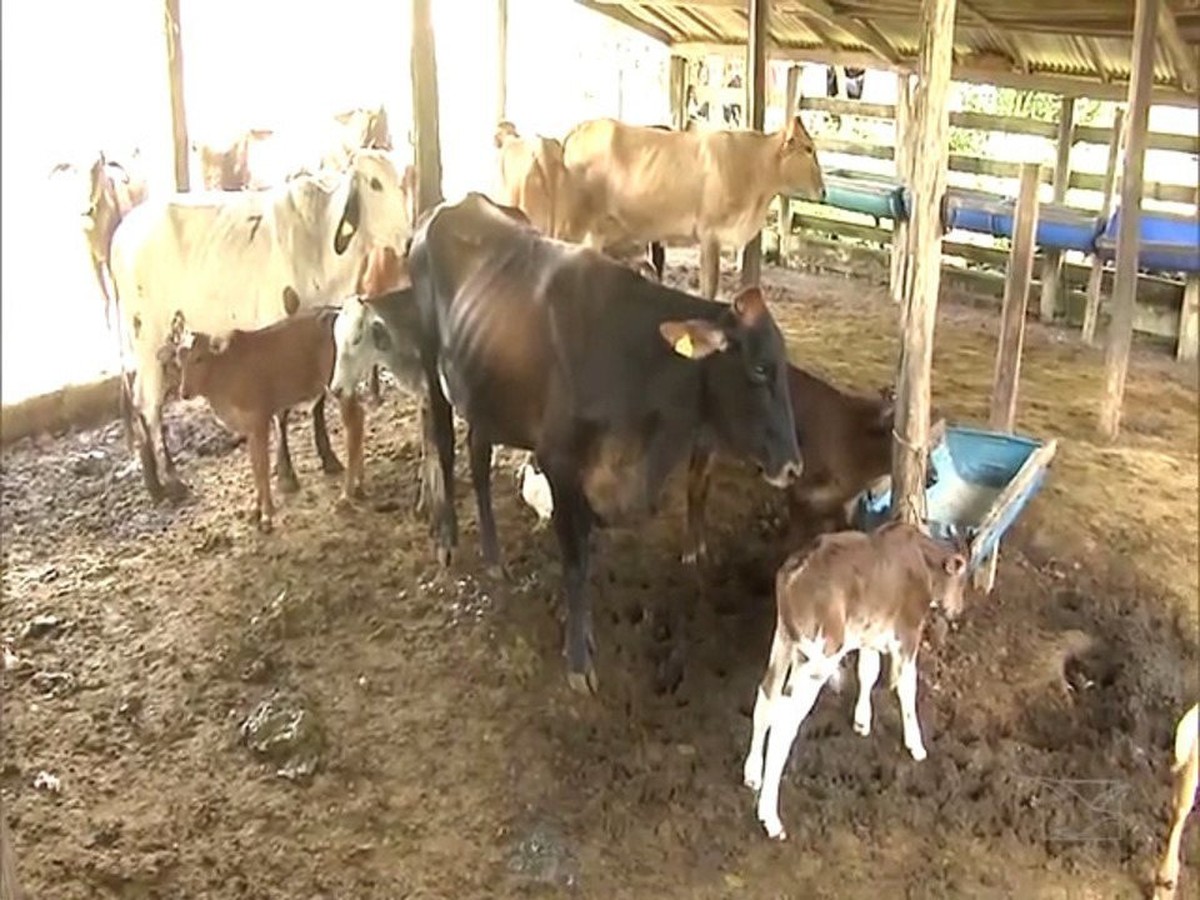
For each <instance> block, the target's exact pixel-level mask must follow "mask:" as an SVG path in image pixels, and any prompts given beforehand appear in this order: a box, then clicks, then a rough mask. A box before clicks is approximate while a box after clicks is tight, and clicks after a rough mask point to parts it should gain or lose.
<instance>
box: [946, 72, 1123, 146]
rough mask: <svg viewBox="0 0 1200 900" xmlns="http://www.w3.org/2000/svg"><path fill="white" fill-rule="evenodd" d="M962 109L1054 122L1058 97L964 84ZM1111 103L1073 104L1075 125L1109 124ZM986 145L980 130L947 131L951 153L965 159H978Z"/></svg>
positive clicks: (1057, 111) (1057, 110)
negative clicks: (960, 155) (963, 155)
mask: <svg viewBox="0 0 1200 900" xmlns="http://www.w3.org/2000/svg"><path fill="white" fill-rule="evenodd" d="M960 90H961V92H962V103H963V109H964V110H965V111H966V112H978V113H988V114H990V115H996V116H1012V117H1014V118H1020V119H1034V120H1036V121H1039V122H1057V121H1058V113H1059V105H1060V102H1061V101H1060V98H1059V97H1058V95H1056V94H1047V93H1044V92H1042V91H1021V90H1016V89H1015V88H1005V87H992V86H990V85H983V84H964V85H962V86H961V87H960ZM1106 107H1113V104H1112V103H1105V102H1103V101H1100V100H1089V99H1086V98H1079V99H1077V100H1076V101H1075V117H1074V118H1075V124H1076V125H1100V124H1105V125H1108V124H1111V123H1112V111H1111V109H1109V110H1108V111H1107V114H1105V113H1106ZM986 145H987V135H986V134H985V133H984V132H982V131H972V130H969V129H966V128H951V129H950V152H951V153H960V154H965V155H968V156H979V155H981V154H982V152H983V148H984V147H985V146H986Z"/></svg>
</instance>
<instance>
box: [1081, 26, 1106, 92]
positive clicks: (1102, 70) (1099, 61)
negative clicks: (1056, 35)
mask: <svg viewBox="0 0 1200 900" xmlns="http://www.w3.org/2000/svg"><path fill="white" fill-rule="evenodd" d="M1075 42H1076V43H1077V44H1078V45H1079V47H1080V48H1081V49H1082V50H1083V55H1084V56H1086V57H1087V58H1088V62H1090V63H1091V64H1092V68H1093V69H1095V70H1096V74H1097V75H1098V76H1099V78H1100V80H1101V81H1102V82H1104V83H1105V84H1108V83H1109V82H1110V81H1112V73H1111V72H1109V71H1108V67H1107V66H1105V65H1104V58H1103V57H1102V56H1101V55H1100V47H1099V45H1097V44H1096V39H1095V38H1093V37H1076V38H1075Z"/></svg>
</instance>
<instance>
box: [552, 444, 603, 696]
mask: <svg viewBox="0 0 1200 900" xmlns="http://www.w3.org/2000/svg"><path fill="white" fill-rule="evenodd" d="M539 464H541V465H542V471H543V472H545V474H546V478H547V479H548V480H549V482H550V495H551V497H552V498H553V500H554V512H553V513H552V514H551V520H552V521H553V523H554V533H555V535H556V536H557V538H558V548H559V552H560V553H561V555H562V563H563V581H564V587H565V592H566V600H567V634H566V647H565V655H566V657H567V682H568V684H570V686H571V688H572V690H575V691H578V692H580V693H592V694H595V693H596V692H597V691H598V690H599V682H598V680H597V678H596V666H595V651H596V640H595V636H594V635H593V633H592V610H591V603H590V602H589V599H588V597H587V596H586V595H585V593H584V590H585V588H586V586H587V573H588V539H589V537H590V535H591V528H592V513H591V509H590V507H589V506H588V502H587V498H586V497H585V496H584V493H583V491H582V490H581V489H580V487H579V486H578V484H577V482H576V481H575V480H574V479H571V478H570V477H569V476H568V477H567V478H563V477H561V475H559V474H558V473H557V472H556V471H555V469H554V468H547V467H546V466H545V464H543V463H541V461H540V460H539Z"/></svg>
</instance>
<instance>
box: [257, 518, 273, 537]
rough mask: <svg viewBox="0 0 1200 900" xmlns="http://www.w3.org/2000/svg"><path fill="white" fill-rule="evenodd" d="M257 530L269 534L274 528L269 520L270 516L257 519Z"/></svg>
mask: <svg viewBox="0 0 1200 900" xmlns="http://www.w3.org/2000/svg"><path fill="white" fill-rule="evenodd" d="M258 530H259V531H261V532H262V533H263V534H270V533H271V532H272V531H274V530H275V524H274V523H273V522H272V521H271V517H270V516H263V517H262V518H261V519H259V520H258Z"/></svg>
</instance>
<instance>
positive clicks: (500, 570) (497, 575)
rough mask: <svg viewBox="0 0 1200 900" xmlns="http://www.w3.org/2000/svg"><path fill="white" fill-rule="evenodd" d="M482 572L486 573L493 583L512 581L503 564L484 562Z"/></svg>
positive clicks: (506, 567)
mask: <svg viewBox="0 0 1200 900" xmlns="http://www.w3.org/2000/svg"><path fill="white" fill-rule="evenodd" d="M483 571H484V572H486V573H487V576H488V577H489V578H492V579H494V580H495V581H505V582H507V581H512V573H511V572H509V571H508V566H506V565H505V564H504V563H503V562H493V563H489V562H485V563H484V566H483Z"/></svg>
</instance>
